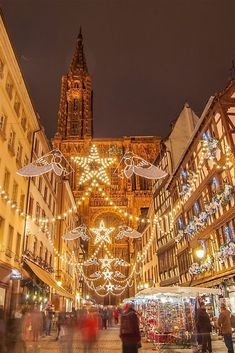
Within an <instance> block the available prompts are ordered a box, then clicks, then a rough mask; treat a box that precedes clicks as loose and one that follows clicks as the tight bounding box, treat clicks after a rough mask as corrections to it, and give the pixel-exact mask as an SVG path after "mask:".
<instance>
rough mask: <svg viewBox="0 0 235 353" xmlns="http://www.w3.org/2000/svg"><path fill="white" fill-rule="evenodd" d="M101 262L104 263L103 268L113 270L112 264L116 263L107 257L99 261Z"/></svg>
mask: <svg viewBox="0 0 235 353" xmlns="http://www.w3.org/2000/svg"><path fill="white" fill-rule="evenodd" d="M99 261H100V262H101V263H102V265H101V268H105V267H107V268H111V263H112V262H113V261H114V259H109V258H108V256H107V255H105V257H104V258H103V259H99Z"/></svg>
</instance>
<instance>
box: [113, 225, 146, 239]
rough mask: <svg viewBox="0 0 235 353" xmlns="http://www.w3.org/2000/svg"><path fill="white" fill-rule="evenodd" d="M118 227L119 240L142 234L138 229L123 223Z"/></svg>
mask: <svg viewBox="0 0 235 353" xmlns="http://www.w3.org/2000/svg"><path fill="white" fill-rule="evenodd" d="M118 228H119V233H118V234H117V236H116V239H117V240H120V239H122V238H124V237H127V238H133V239H137V238H140V237H141V236H142V234H141V233H139V232H137V230H135V229H132V228H130V227H128V226H126V225H121V226H119V227H118Z"/></svg>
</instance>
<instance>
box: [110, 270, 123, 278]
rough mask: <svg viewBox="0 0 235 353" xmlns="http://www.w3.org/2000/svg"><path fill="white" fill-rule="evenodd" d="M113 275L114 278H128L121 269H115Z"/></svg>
mask: <svg viewBox="0 0 235 353" xmlns="http://www.w3.org/2000/svg"><path fill="white" fill-rule="evenodd" d="M113 277H114V278H126V276H125V275H124V274H123V273H121V272H120V271H115V273H114V276H113Z"/></svg>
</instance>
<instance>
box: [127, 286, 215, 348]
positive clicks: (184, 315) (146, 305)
mask: <svg viewBox="0 0 235 353" xmlns="http://www.w3.org/2000/svg"><path fill="white" fill-rule="evenodd" d="M218 294H219V291H218V290H217V289H211V288H196V287H192V288H191V287H186V288H184V287H158V288H148V289H145V290H142V291H141V292H139V293H138V294H137V295H136V296H135V297H134V298H129V299H126V300H125V302H134V304H135V308H136V310H137V312H138V314H139V318H140V328H141V331H142V334H143V337H144V341H146V342H153V343H154V344H155V346H156V347H157V346H159V345H169V346H174V345H176V346H178V347H179V346H181V347H182V348H183V347H188V346H191V345H192V343H193V339H194V337H193V332H194V318H195V310H196V308H197V302H198V298H199V297H200V296H204V295H206V296H212V295H218Z"/></svg>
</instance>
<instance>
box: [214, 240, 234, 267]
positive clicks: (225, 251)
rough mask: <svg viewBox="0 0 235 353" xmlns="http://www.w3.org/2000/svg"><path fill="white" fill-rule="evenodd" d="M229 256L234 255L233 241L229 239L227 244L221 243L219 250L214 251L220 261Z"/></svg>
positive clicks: (222, 261)
mask: <svg viewBox="0 0 235 353" xmlns="http://www.w3.org/2000/svg"><path fill="white" fill-rule="evenodd" d="M230 256H235V243H234V242H233V241H230V242H229V243H227V244H224V245H221V246H220V248H219V251H218V252H217V253H216V257H217V259H218V260H219V261H220V263H222V264H223V263H224V262H225V260H226V259H228V258H229V257H230Z"/></svg>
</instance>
